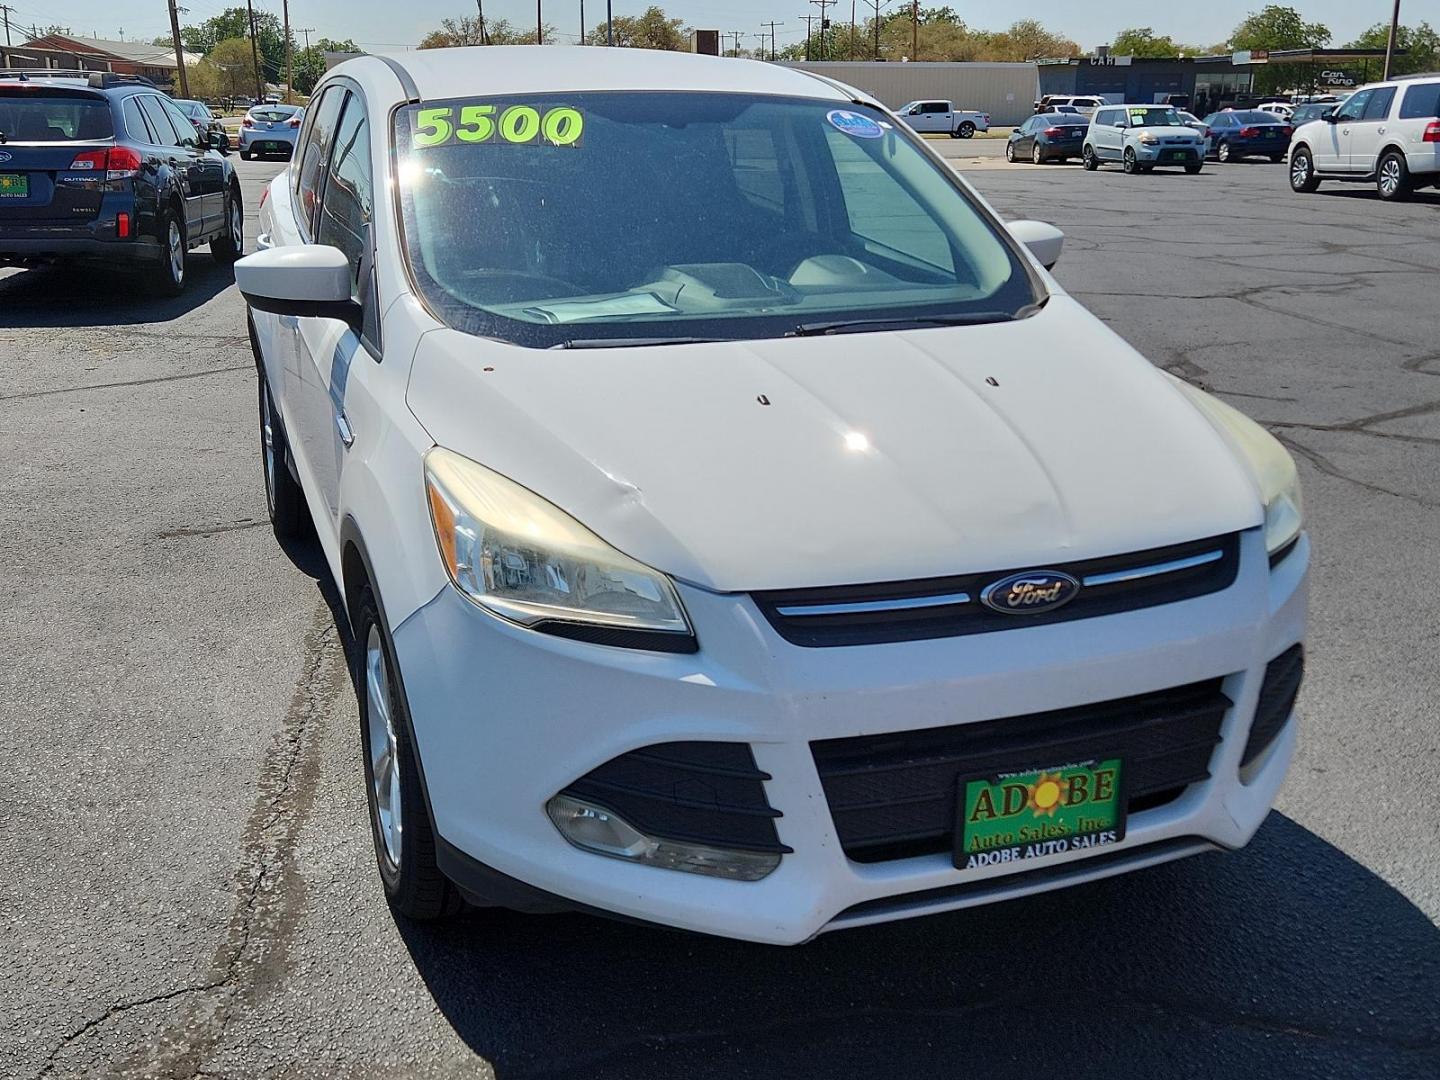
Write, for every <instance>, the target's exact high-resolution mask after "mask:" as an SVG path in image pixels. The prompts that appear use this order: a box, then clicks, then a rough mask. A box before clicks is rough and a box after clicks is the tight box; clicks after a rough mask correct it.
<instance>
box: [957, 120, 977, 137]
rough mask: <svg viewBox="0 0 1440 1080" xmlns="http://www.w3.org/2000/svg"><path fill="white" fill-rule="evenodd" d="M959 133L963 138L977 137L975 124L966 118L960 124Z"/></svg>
mask: <svg viewBox="0 0 1440 1080" xmlns="http://www.w3.org/2000/svg"><path fill="white" fill-rule="evenodd" d="M959 135H960V138H962V139H973V138H974V137H975V125H974V124H972V123H971V122H970V121H969V120H966V121H965V122H964V123H963V124H961V125H960V128H959Z"/></svg>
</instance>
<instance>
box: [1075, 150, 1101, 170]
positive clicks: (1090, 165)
mask: <svg viewBox="0 0 1440 1080" xmlns="http://www.w3.org/2000/svg"><path fill="white" fill-rule="evenodd" d="M1080 161H1081V163H1082V164H1083V165H1084V166H1085V169H1086V171H1087V172H1094V171H1095V170H1096V169H1098V168H1099V167H1100V159H1099V158H1097V157H1096V156H1095V148H1094V147H1093V146H1087V147H1085V149H1084V150H1082V151H1081V152H1080Z"/></svg>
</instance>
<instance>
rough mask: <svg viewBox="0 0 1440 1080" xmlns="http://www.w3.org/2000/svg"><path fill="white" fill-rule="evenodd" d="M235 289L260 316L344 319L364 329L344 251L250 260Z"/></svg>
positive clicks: (265, 254) (321, 248) (238, 270)
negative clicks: (354, 298) (352, 292)
mask: <svg viewBox="0 0 1440 1080" xmlns="http://www.w3.org/2000/svg"><path fill="white" fill-rule="evenodd" d="M235 284H236V285H238V286H239V287H240V294H241V295H242V296H244V297H245V302H246V303H248V304H249V305H250V306H251V307H253V308H255V310H257V311H268V312H270V313H271V314H272V315H292V316H296V317H299V318H310V319H339V320H340V321H341V322H345V323H349V324H350V325H351V326H352V327H357V328H358V327H359V325H360V322H361V318H362V316H363V311H362V309H361V307H360V305H359V304H357V303H356V302H355V301H354V300H353V299H351V297H350V260H349V259H348V258H346V256H345V253H344V252H343V251H341V250H340V249H339V248H335V247H328V246H326V245H324V244H293V245H289V246H283V247H274V248H269V249H268V250H266V251H257V252H255V254H253V255H246V256H245V257H244V258H243V259H241V260H240V261H239V262H237V263H236V264H235Z"/></svg>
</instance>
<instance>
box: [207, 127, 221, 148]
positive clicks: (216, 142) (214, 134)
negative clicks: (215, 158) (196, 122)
mask: <svg viewBox="0 0 1440 1080" xmlns="http://www.w3.org/2000/svg"><path fill="white" fill-rule="evenodd" d="M205 141H206V142H207V143H208V144H209V145H210V149H211V150H224V149H225V136H224V135H222V134H221V133H220V132H218V131H209V132H206V133H205Z"/></svg>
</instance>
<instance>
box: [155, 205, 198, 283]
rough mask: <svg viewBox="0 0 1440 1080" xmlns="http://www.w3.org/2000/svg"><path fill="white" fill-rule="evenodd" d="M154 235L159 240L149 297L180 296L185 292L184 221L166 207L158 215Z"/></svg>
mask: <svg viewBox="0 0 1440 1080" xmlns="http://www.w3.org/2000/svg"><path fill="white" fill-rule="evenodd" d="M155 231H156V234H157V236H158V238H159V241H160V261H159V262H157V263H156V264H155V265H154V266H152V267H151V268H150V272H149V279H148V282H147V284H148V285H149V291H150V294H151V295H152V296H179V295H180V294H181V293H183V292H184V291H185V261H186V258H187V254H188V250H189V249H188V248H187V246H186V242H185V220H184V218H183V217H182V216H181V215H180V214H178V213H176V211H175V207H173V206H172V207H168V208H167V209H165V210H162V211H161V212H160V214H159V215H158V227H157V228H156V230H155Z"/></svg>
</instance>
